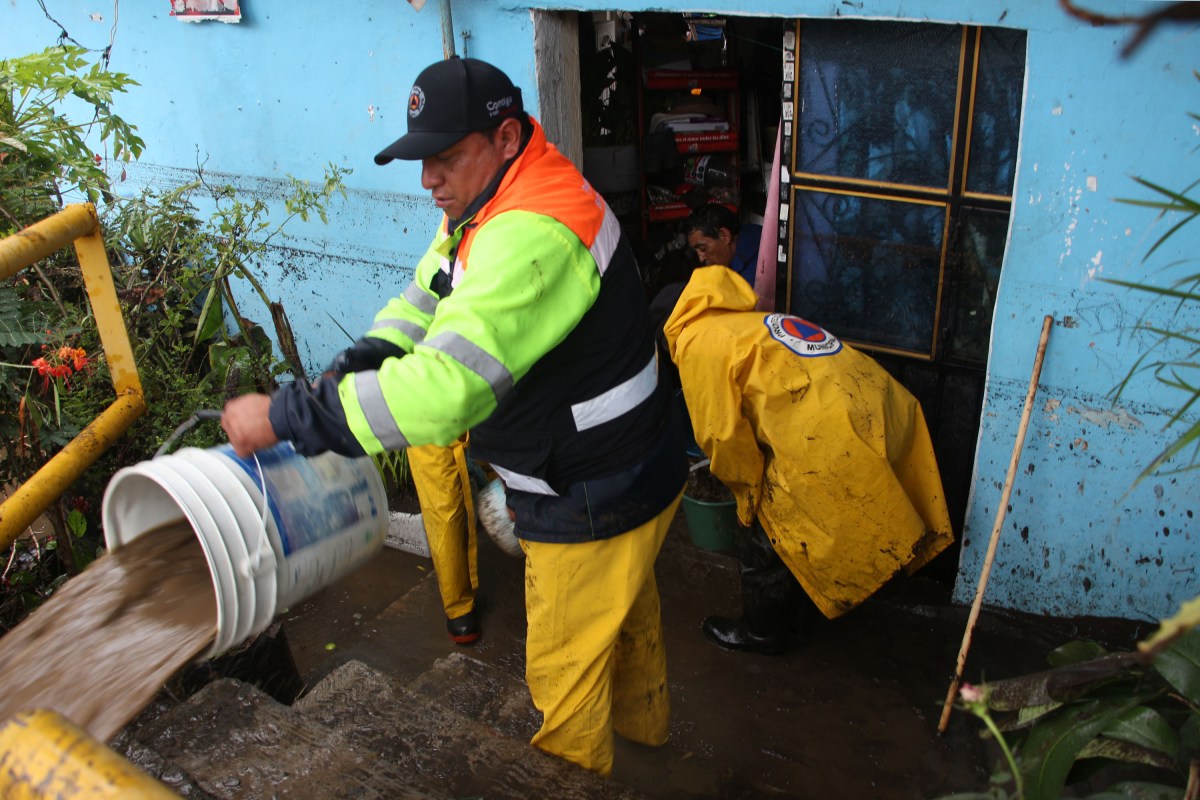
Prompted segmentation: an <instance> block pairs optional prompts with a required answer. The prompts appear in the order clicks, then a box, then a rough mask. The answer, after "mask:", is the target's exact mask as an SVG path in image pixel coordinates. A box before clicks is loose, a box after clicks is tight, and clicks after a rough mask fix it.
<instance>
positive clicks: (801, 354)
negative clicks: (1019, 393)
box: [664, 267, 953, 618]
mask: <svg viewBox="0 0 1200 800" xmlns="http://www.w3.org/2000/svg"><path fill="white" fill-rule="evenodd" d="M756 301H757V298H756V297H755V294H754V290H753V289H751V288H750V285H749V284H748V283H746V282H745V281H744V280H743V279H742V278H740V277H739V276H738V275H737V274H736V273H734V272H733V271H732V270H729V269H727V268H725V267H706V268H702V269H698V270H696V271H695V272H694V273H692V278H691V280H690V281H689V282H688V285H687V288H686V289H684V292H683V294H682V295H681V296H680V298H679V301H678V303H677V304H676V305H675V309H674V311H673V312H672V313H671V315H670V317H668V319H667V322H666V327H665V329H664V334H665V336H666V339H667V343H668V346H669V348H670V353H671V358H672V360H673V361H674V362H675V364H676V365H677V366H678V367H679V376H680V381H681V382H682V384H683V394H684V399H685V401H686V402H687V407H688V411H689V413H690V415H691V419H692V426H693V428H694V429H695V434H696V442H697V443H698V444H699V445H700V448H701V449H702V450H703V451H704V453H705V455H707V456H708V457H709V458H710V459H712V464H711V467H710V468H711V470H712V472H713V474H714V475H716V476H717V477H718V478H719V479H720V480H721V481H722V482H723V483H724V484H725V485H726V486H728V487H729V488H730V489H731V490H732V491H733V494H734V496H735V497H736V498H737V506H738V517H739V519H740V521H741V523H742V524H743V525H750V524H752V523H753V521H754V518H755V516H757V517H758V519H759V521H760V522H761V523H762V526H763V529H764V530H765V531H766V533H767V536H768V537H769V538H770V540H771V544H772V545H773V546H774V547H775V550H776V551H777V552H778V553H779V556H780V557H781V558H782V559H783V561H784V562H785V563H786V564H787V565H788V567H789V568H790V569H791V571H792V573H793V574H795V576H796V578H797V579H798V580H799V581H800V584H801V585H802V586H803V587H804V590H805V591H806V592H807V593H808V595H809V596H810V597H811V598H812V600H813V602H814V603H816V605H817V607H818V608H820V609H821V612H822V613H824V614H825V616H826V617H829V618H833V617H837V616H839V615H841V614H844V613H845V612H847V611H849V610H850V609H851V608H853V607H854V606H856V605H858V604H859V603H861V602H862V601H863V600H865V599H866V598H867V597H869V596H870V595H871V594H873V593H874V592H875V591H876V590H877V589H879V587H881V586H882V585H883V584H884V583H885V582H886V581H887V580H888V579H889V578H891V577H892V576H893V575H895V574H896V573H897V572H898V571H899V570H904V571H905V572H907V573H912V572H913V571H915V570H916V569H918V568H919V567H921V566H923V565H924V564H926V563H928V562H929V561H930V560H931V559H932V558H933V557H934V556H936V555H937V554H938V553H940V552H941V551H942V550H944V549H945V548H946V547H947V546H948V545H949V544H950V543H951V541H953V533H952V530H951V527H950V515H949V512H948V511H947V509H946V501H945V496H944V494H943V492H942V481H941V476H940V475H939V473H938V467H937V462H936V461H935V460H934V454H933V445H932V442H931V441H930V438H929V431H928V429H927V428H926V426H925V418H924V415H923V414H922V412H921V406H920V403H918V402H917V399H916V398H915V397H913V396H912V395H911V394H910V393H909V392H908V390H907V389H905V388H904V387H903V386H901V385H900V384H899V383H897V382H896V381H895V380H894V379H893V378H892V377H891V376H890V375H889V374H888V373H887V372H886V371H885V370H884V369H883V368H882V367H881V366H879V364H877V363H876V362H875V361H874V360H872V359H871V358H870V357H868V356H867V355H865V354H863V353H860V352H858V351H857V350H854V349H853V348H851V347H849V346H847V345H846V344H844V343H842V342H841V341H839V340H838V339H836V338H835V337H833V336H832V335H831V334H829V332H828V331H825V330H824V329H822V328H820V327H819V326H816V325H813V324H812V323H809V322H806V321H805V320H802V319H800V318H798V317H794V316H789V315H785V314H766V313H763V312H761V311H755V310H754V305H755V302H756Z"/></svg>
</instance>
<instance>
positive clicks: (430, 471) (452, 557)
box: [408, 437, 479, 619]
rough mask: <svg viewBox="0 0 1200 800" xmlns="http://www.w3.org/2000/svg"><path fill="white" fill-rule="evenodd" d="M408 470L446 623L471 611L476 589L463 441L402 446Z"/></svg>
mask: <svg viewBox="0 0 1200 800" xmlns="http://www.w3.org/2000/svg"><path fill="white" fill-rule="evenodd" d="M408 467H409V470H410V471H411V474H412V479H413V485H414V486H416V489H417V499H419V500H420V501H421V519H422V521H423V522H424V524H425V535H426V537H427V538H428V540H429V554H430V556H431V557H432V558H433V571H434V573H435V574H436V575H437V582H438V591H439V592H441V595H442V606H444V607H445V609H446V618H447V619H457V618H458V617H461V616H462V615H463V614H466V613H468V612H470V611H471V610H472V609H474V608H475V590H476V589H478V588H479V567H478V561H477V558H476V549H475V503H474V500H473V497H472V494H471V479H470V476H469V475H468V473H467V454H466V437H463V438H461V439H459V440H458V441H457V442H454V443H453V444H451V445H450V446H449V447H440V446H438V445H425V446H422V447H410V448H408Z"/></svg>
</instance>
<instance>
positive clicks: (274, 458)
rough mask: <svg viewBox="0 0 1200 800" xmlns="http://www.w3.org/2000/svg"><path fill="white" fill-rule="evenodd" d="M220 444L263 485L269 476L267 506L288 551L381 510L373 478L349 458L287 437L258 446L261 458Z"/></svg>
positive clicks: (327, 535) (300, 547) (312, 543)
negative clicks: (309, 454) (321, 454)
mask: <svg viewBox="0 0 1200 800" xmlns="http://www.w3.org/2000/svg"><path fill="white" fill-rule="evenodd" d="M220 449H221V451H222V453H223V454H224V455H226V456H228V457H229V458H231V459H233V460H234V461H235V462H236V463H237V464H238V465H239V466H241V468H242V469H243V470H245V472H246V474H247V475H249V476H250V479H251V480H252V481H253V482H254V484H255V486H258V487H259V490H260V491H261V490H262V483H263V480H265V481H266V486H267V492H266V494H267V497H268V499H269V502H268V506H269V507H270V511H271V516H272V517H273V518H274V519H275V527H276V529H277V530H278V532H279V538H280V544H281V545H282V547H283V552H284V555H285V556H287V555H291V554H292V553H294V552H297V551H299V550H303V549H304V548H306V547H309V546H311V545H315V544H318V543H320V542H322V541H323V540H325V539H327V538H329V537H330V536H333V535H336V534H338V533H340V532H342V531H344V530H347V529H349V528H352V527H354V526H357V525H359V524H360V523H361V522H362V521H363V520H366V519H375V518H377V517H378V516H379V514H380V510H379V508H378V507H377V505H376V503H375V498H374V496H373V495H372V492H371V486H370V484H369V483H368V481H367V479H366V478H365V477H364V476H363V475H362V474H361V473H359V472H357V471H355V470H354V469H352V468H351V464H352V462H351V461H350V460H349V459H345V458H322V459H319V460H312V459H306V458H304V457H303V456H301V455H299V454H297V453H296V451H295V449H294V448H293V447H292V446H291V444H289V443H287V442H284V443H282V444H279V445H276V446H275V447H272V448H271V449H269V450H260V451H259V452H258V453H256V454H255V455H256V456H257V458H258V461H257V463H256V462H255V457H254V456H251V457H250V458H249V459H244V458H239V457H238V456H237V455H236V454H235V453H234V452H233V448H232V447H229V446H228V445H225V446H222V447H221V448H220ZM260 470H261V478H260Z"/></svg>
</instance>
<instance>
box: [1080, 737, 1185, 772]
mask: <svg viewBox="0 0 1200 800" xmlns="http://www.w3.org/2000/svg"><path fill="white" fill-rule="evenodd" d="M1076 758H1077V760H1080V761H1082V760H1083V759H1087V758H1096V759H1103V760H1105V761H1117V762H1120V763H1122V764H1141V765H1144V766H1148V767H1157V768H1159V769H1172V768H1173V767H1174V766H1175V759H1174V758H1172V757H1171V756H1168V755H1165V754H1163V753H1160V752H1158V751H1157V750H1152V749H1150V748H1147V747H1142V746H1141V745H1136V744H1133V743H1131V742H1122V741H1120V740H1118V739H1109V738H1107V737H1104V736H1097V737H1096V738H1095V739H1092V741H1090V742H1088V743H1087V744H1086V745H1085V746H1084V748H1083V749H1082V750H1080V751H1079V755H1078V756H1077V757H1076Z"/></svg>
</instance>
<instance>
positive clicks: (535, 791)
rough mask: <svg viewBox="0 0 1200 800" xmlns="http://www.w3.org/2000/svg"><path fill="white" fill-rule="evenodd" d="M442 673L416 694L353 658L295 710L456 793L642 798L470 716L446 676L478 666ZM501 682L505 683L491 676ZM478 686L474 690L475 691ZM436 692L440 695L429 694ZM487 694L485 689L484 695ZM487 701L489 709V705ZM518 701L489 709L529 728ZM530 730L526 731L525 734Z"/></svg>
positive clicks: (493, 799) (460, 665)
mask: <svg viewBox="0 0 1200 800" xmlns="http://www.w3.org/2000/svg"><path fill="white" fill-rule="evenodd" d="M453 661H454V663H450V664H447V665H444V666H443V667H442V668H441V674H440V675H439V676H437V677H432V678H429V679H427V680H424V681H423V682H422V686H423V688H422V690H421V691H409V690H408V689H406V688H404V687H402V686H400V685H399V684H398V683H396V682H395V681H393V680H392V679H390V678H388V677H387V676H386V675H384V674H383V673H381V672H379V671H378V670H374V669H372V668H370V667H368V666H367V665H365V664H362V663H360V662H353V661H352V662H349V663H347V664H344V665H343V666H341V667H338V668H337V669H336V670H334V671H333V672H331V673H330V674H329V675H328V676H327V677H326V678H325V679H324V680H322V681H321V682H320V683H319V684H317V685H316V686H315V687H313V689H312V691H311V692H309V693H308V694H306V695H305V696H304V697H302V698H300V699H299V700H297V701H296V703H295V705H294V706H293V708H294V709H295V710H296V711H297V712H299V713H302V714H304V715H305V716H306V717H308V718H310V719H314V720H317V721H319V722H321V723H322V724H323V725H325V726H327V727H328V728H330V729H331V730H338V731H344V732H345V734H346V736H347V737H348V738H349V740H350V741H351V743H352V744H353V745H354V746H355V747H357V748H360V749H364V750H367V751H369V752H373V753H380V754H381V755H383V756H384V757H386V758H387V759H388V760H389V761H391V762H392V763H393V764H394V765H396V766H397V767H398V768H400V769H403V770H406V771H408V772H410V774H413V776H414V779H420V780H421V781H422V782H424V781H426V780H427V781H428V785H429V786H430V787H431V788H439V789H440V790H442V791H446V792H448V793H449V794H451V795H452V796H454V797H459V798H461V797H471V796H480V797H487V798H488V799H489V800H505V799H506V798H511V800H525V798H530V797H553V798H558V799H559V800H618V799H619V800H637V798H639V797H640V795H638V794H637V793H636V792H634V791H633V790H631V789H629V788H627V787H624V786H621V785H620V784H617V783H614V782H612V781H609V780H606V779H604V778H600V777H599V776H597V775H594V774H592V773H590V772H588V771H586V770H584V769H581V768H579V767H576V766H574V765H572V764H569V763H567V762H565V761H563V760H561V759H558V758H554V757H552V756H549V755H546V754H545V753H543V752H541V751H540V750H537V749H536V748H534V747H532V746H530V745H529V744H528V743H527V742H526V741H524V740H518V739H514V738H510V737H509V736H506V735H504V734H501V733H500V732H499V731H498V730H496V729H495V728H492V727H491V726H489V725H487V724H485V723H483V722H481V721H479V720H477V719H475V718H473V717H468V716H464V715H463V714H460V713H458V712H456V711H455V710H454V709H452V708H451V703H449V702H446V701H445V699H444V694H445V692H444V691H443V690H442V689H439V688H436V687H437V686H439V685H440V686H442V687H445V686H446V684H443V683H441V681H442V680H443V679H445V678H448V676H450V675H452V674H454V673H455V672H456V671H458V672H459V674H467V673H468V672H470V671H472V670H473V669H475V668H474V667H473V666H472V665H470V664H468V663H466V662H464V661H462V660H460V659H454V660H453ZM489 679H490V680H493V681H496V684H494V685H499V683H501V682H502V680H501V679H500V678H499V677H497V676H496V675H494V674H492V675H490V676H489ZM474 688H475V686H474V685H472V686H471V687H467V688H465V689H464V691H465V692H470V691H472V689H474ZM425 691H430V692H432V693H433V696H432V697H430V696H427V695H425V694H424V692H425ZM477 693H479V694H482V693H483V692H477ZM487 705H488V704H487V703H484V704H483V706H480V707H484V706H487ZM513 705H519V703H516V702H515V701H512V700H500V701H499V702H498V703H497V704H496V706H495V708H493V709H492V710H491V712H489V713H494V714H495V716H496V718H497V719H503V720H507V721H508V722H507V723H505V724H508V725H509V726H510V727H513V728H517V727H521V725H522V724H524V725H526V726H527V725H528V723H527V722H526V723H520V722H518V721H517V720H518V719H519V718H520V714H519V713H518V714H517V715H515V716H514V715H513V714H512V713H510V712H511V709H512V706H513ZM522 735H523V734H522Z"/></svg>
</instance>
